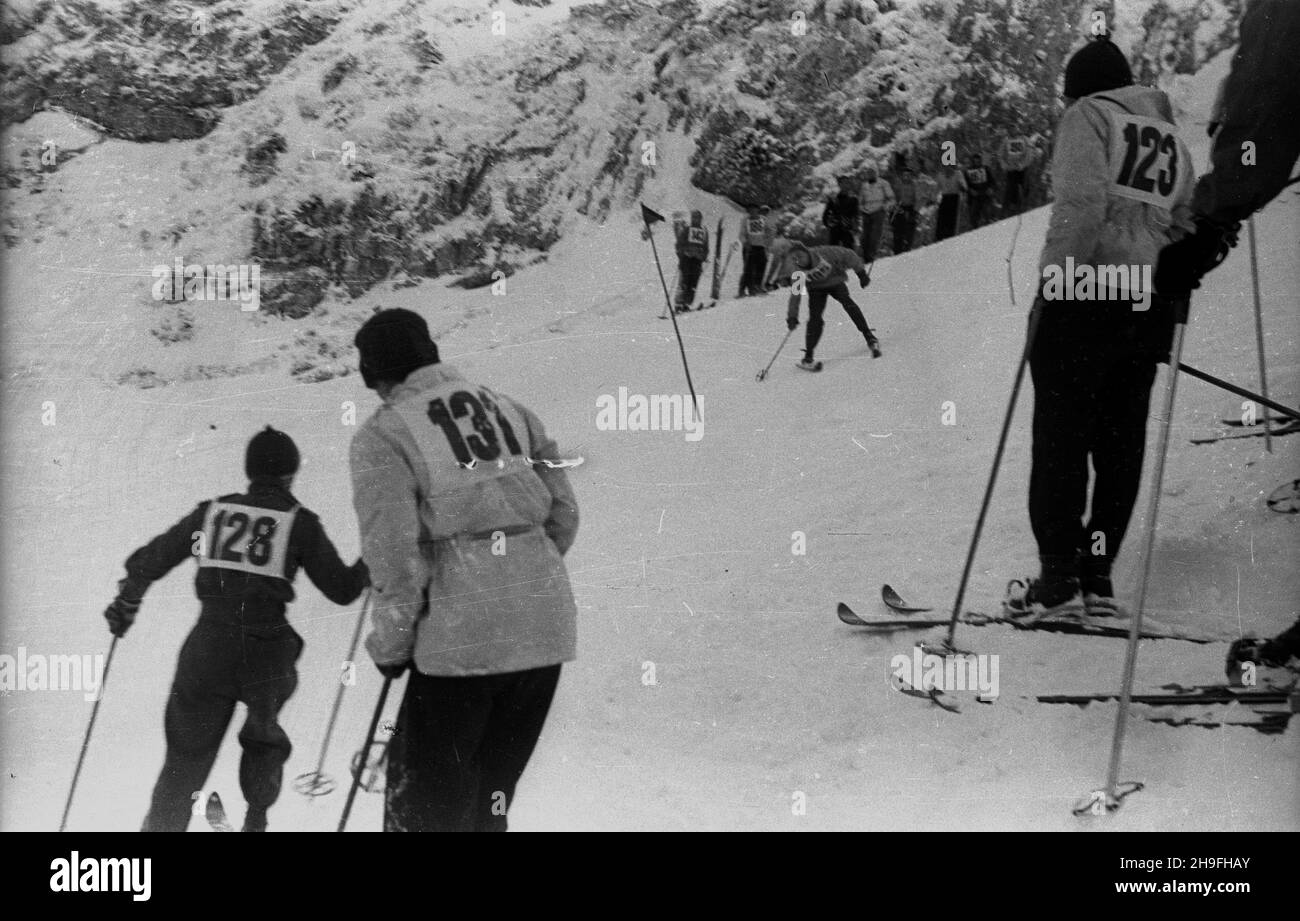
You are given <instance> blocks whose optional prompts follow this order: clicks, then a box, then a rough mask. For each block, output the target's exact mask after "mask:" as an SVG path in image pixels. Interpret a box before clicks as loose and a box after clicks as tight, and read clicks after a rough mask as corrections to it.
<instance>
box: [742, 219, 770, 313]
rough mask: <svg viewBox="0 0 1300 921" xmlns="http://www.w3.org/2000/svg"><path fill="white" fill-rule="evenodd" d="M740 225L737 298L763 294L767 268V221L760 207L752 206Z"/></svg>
mask: <svg viewBox="0 0 1300 921" xmlns="http://www.w3.org/2000/svg"><path fill="white" fill-rule="evenodd" d="M748 212H749V213H748V215H747V216H746V218H745V220H744V221H742V222H741V225H740V253H741V258H742V260H743V262H742V267H741V270H740V290H739V292H738V293H737V295H736V296H737V297H748V296H749V295H751V294H762V293H763V270H764V269H765V268H766V267H767V236H768V227H767V221H766V219H765V218H764V217H763V212H762V211H760V209H759V207H758V205H750V206H749V209H748Z"/></svg>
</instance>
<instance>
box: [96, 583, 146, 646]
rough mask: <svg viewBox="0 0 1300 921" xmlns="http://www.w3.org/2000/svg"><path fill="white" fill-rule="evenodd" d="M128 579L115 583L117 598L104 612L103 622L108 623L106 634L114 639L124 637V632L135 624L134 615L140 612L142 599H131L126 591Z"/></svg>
mask: <svg viewBox="0 0 1300 921" xmlns="http://www.w3.org/2000/svg"><path fill="white" fill-rule="evenodd" d="M128 585H130V580H129V579H123V580H122V581H121V582H119V583H117V597H116V598H114V599H113V603H112V604H110V605H109V606H108V608H107V609H105V611H104V620H106V621H108V632H109V633H111V634H113V636H116V637H123V636H126V631H128V630H130V629H131V625H132V624H133V623H135V615H136V614H138V613H139V612H140V602H141V601H142V600H143V599H142V598H132V597H130V595H129V593H128V592H127V591H126V588H127V586H128Z"/></svg>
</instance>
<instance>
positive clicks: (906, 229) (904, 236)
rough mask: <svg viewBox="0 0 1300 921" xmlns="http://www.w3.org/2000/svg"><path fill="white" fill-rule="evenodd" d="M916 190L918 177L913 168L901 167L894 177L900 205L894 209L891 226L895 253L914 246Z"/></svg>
mask: <svg viewBox="0 0 1300 921" xmlns="http://www.w3.org/2000/svg"><path fill="white" fill-rule="evenodd" d="M916 191H917V190H916V177H915V176H913V175H912V170H911V169H909V168H908V167H906V166H903V167H900V168H899V170H898V172H897V173H896V174H895V179H894V199H895V201H897V202H898V207H897V208H895V209H894V219H893V221H892V228H891V229H892V230H893V233H894V252H895V253H905V252H907V251H908V250H909V249H911V248H912V237H913V236H914V235H915V234H916V202H917V199H916Z"/></svg>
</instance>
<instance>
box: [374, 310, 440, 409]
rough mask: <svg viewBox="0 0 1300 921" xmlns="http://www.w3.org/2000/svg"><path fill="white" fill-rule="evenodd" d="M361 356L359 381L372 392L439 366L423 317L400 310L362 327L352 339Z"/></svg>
mask: <svg viewBox="0 0 1300 921" xmlns="http://www.w3.org/2000/svg"><path fill="white" fill-rule="evenodd" d="M354 341H355V343H356V346H357V350H358V351H359V352H360V353H361V379H362V380H364V381H365V382H366V386H367V387H369V388H370V389H372V390H373V389H375V387H376V386H378V384H379V383H381V382H383V381H387V382H389V383H392V384H400V383H401V382H402V381H404V380H406V376H407V375H408V374H410V373H411V372H412V371H414V370H415V369H416V368H423V367H424V366H425V365H435V364H437V363H438V346H437V345H435V344H434V341H433V339H432V338H431V337H430V336H429V324H428V323H425V322H424V317H422V316H420V315H419V314H418V313H415V312H413V311H410V310H403V309H401V308H400V307H399V308H396V309H393V310H381V311H379V312H378V313H377V314H375V315H374V316H373V317H371V318H370V319H369V320H366V322H365V323H364V324H362V326H361V328H360V329H359V330H357V336H356V339H355V340H354Z"/></svg>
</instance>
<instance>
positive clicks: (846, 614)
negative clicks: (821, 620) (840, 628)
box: [835, 601, 867, 627]
mask: <svg viewBox="0 0 1300 921" xmlns="http://www.w3.org/2000/svg"><path fill="white" fill-rule="evenodd" d="M835 613H836V614H837V615H838V616H839V618H840V620H841V621H842V622H843V623H846V624H848V625H849V626H850V627H865V626H866V625H867V622H866V621H865V620H863V619H862V618H861V617H859V616H858V615H857V614H854V613H853V609H852V608H851V607H849V606H848V605H847V604H845V603H844V602H843V601H841V602H840V603H839V605H838V606H837V607H836V608H835Z"/></svg>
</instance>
